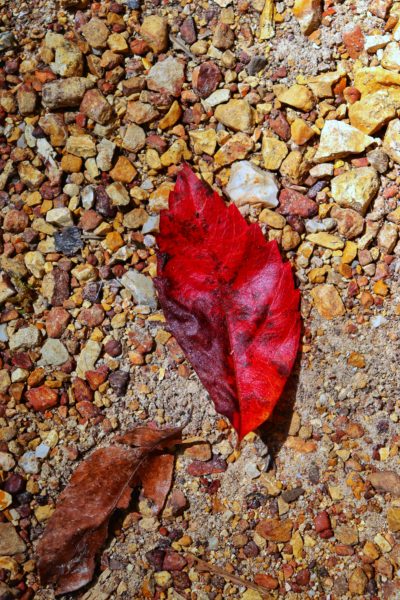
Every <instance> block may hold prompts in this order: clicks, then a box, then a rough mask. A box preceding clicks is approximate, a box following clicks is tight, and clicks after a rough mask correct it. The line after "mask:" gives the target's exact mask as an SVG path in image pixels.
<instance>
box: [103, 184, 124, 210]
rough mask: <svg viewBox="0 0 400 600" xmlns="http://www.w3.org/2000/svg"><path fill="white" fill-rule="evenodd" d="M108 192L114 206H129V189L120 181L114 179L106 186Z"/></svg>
mask: <svg viewBox="0 0 400 600" xmlns="http://www.w3.org/2000/svg"><path fill="white" fill-rule="evenodd" d="M106 192H107V194H108V195H109V196H110V198H111V202H112V204H113V206H128V204H129V202H130V196H129V192H128V190H127V189H126V188H125V186H124V185H123V184H122V183H121V182H120V181H114V183H111V184H110V185H108V186H107V187H106Z"/></svg>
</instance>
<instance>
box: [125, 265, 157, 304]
mask: <svg viewBox="0 0 400 600" xmlns="http://www.w3.org/2000/svg"><path fill="white" fill-rule="evenodd" d="M120 281H121V284H122V285H123V286H124V287H125V288H126V289H127V290H129V291H130V292H131V293H132V295H133V297H134V300H135V302H136V303H137V304H139V305H140V304H144V305H145V306H150V308H156V306H157V298H156V292H155V287H154V284H153V282H152V280H151V278H150V277H147V276H146V275H142V274H141V273H138V272H137V271H134V270H129V271H127V272H126V273H124V275H123V276H122V277H121V279H120Z"/></svg>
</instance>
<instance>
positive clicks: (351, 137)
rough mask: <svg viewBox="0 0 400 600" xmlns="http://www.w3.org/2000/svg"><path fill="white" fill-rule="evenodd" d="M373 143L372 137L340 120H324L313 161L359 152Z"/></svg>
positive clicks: (326, 160)
mask: <svg viewBox="0 0 400 600" xmlns="http://www.w3.org/2000/svg"><path fill="white" fill-rule="evenodd" d="M373 143H374V138H372V137H370V136H368V135H366V134H365V133H363V132H362V131H359V130H358V129H356V128H355V127H352V126H351V125H348V124H347V123H343V122H342V121H335V120H331V121H326V122H325V124H324V127H323V129H322V131H321V138H320V143H319V147H318V150H317V152H316V154H315V157H314V161H315V162H317V163H320V162H328V161H330V160H335V159H336V158H342V157H344V156H348V155H349V154H360V153H361V152H363V151H364V150H365V148H367V147H368V146H370V145H371V144H373Z"/></svg>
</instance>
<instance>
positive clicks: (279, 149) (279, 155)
mask: <svg viewBox="0 0 400 600" xmlns="http://www.w3.org/2000/svg"><path fill="white" fill-rule="evenodd" d="M288 152H289V150H288V147H287V146H286V144H285V142H282V141H281V140H277V139H276V138H273V137H268V136H266V135H264V137H263V140H262V148H261V153H262V157H263V161H264V167H265V168H266V169H268V170H269V171H277V170H278V169H279V167H280V166H281V164H282V161H283V160H284V159H285V158H286V156H287V155H288Z"/></svg>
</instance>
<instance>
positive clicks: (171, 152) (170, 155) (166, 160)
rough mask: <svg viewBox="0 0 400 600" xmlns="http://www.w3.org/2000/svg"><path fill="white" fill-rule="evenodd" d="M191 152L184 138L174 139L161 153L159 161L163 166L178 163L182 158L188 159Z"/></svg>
mask: <svg viewBox="0 0 400 600" xmlns="http://www.w3.org/2000/svg"><path fill="white" fill-rule="evenodd" d="M191 157H192V153H191V152H190V150H189V149H188V147H187V145H186V142H185V140H181V139H178V140H175V142H173V143H172V145H171V146H170V147H169V148H168V150H167V151H166V152H164V154H162V155H161V163H162V164H163V165H164V167H169V166H170V165H179V164H180V163H181V162H182V160H189V159H190V158H191Z"/></svg>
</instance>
